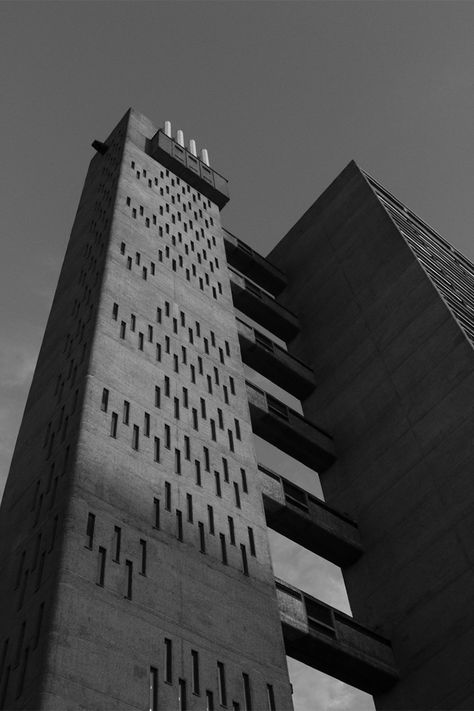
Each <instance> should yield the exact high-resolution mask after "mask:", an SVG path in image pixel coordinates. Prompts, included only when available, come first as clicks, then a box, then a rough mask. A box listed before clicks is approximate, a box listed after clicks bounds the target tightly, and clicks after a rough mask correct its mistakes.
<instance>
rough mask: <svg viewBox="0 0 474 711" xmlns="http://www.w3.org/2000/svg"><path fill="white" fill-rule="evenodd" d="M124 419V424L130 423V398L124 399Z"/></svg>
mask: <svg viewBox="0 0 474 711" xmlns="http://www.w3.org/2000/svg"><path fill="white" fill-rule="evenodd" d="M122 420H123V424H124V425H128V423H129V421H130V403H129V402H128V400H124V401H123V417H122Z"/></svg>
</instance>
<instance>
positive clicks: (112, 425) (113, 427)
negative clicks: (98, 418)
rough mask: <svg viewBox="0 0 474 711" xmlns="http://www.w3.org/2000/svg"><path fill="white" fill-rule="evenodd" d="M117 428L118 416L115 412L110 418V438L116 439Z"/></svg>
mask: <svg viewBox="0 0 474 711" xmlns="http://www.w3.org/2000/svg"><path fill="white" fill-rule="evenodd" d="M117 426H118V415H117V413H116V412H112V418H111V421H110V436H111V437H113V438H114V439H115V438H116V437H117Z"/></svg>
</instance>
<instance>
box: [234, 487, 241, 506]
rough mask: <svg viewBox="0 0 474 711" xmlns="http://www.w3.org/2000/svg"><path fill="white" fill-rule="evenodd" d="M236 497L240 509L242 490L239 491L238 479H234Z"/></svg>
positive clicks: (236, 503)
mask: <svg viewBox="0 0 474 711" xmlns="http://www.w3.org/2000/svg"><path fill="white" fill-rule="evenodd" d="M234 498H235V505H236V506H237V508H238V509H240V491H239V485H238V484H237V482H236V481H234Z"/></svg>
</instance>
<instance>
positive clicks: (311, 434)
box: [246, 381, 335, 472]
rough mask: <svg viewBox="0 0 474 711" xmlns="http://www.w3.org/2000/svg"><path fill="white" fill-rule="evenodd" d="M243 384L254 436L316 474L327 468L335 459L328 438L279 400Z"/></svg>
mask: <svg viewBox="0 0 474 711" xmlns="http://www.w3.org/2000/svg"><path fill="white" fill-rule="evenodd" d="M246 384H247V397H248V403H249V409H250V418H251V421H252V429H253V431H254V432H255V434H257V435H258V436H259V437H262V438H263V439H266V440H267V442H270V444H273V445H275V447H278V448H279V449H281V450H282V451H283V452H286V453H287V454H289V455H290V456H292V457H294V458H295V459H297V460H298V461H300V462H302V463H303V464H306V465H307V466H308V467H311V468H312V469H315V470H316V471H319V472H323V471H325V470H326V469H328V468H329V467H330V466H331V464H332V463H333V462H334V460H335V454H334V444H333V441H332V438H331V437H330V436H329V435H328V434H327V433H326V432H324V430H321V429H319V427H316V425H313V424H312V423H311V422H310V421H309V420H306V419H305V418H304V417H303V416H302V415H300V414H299V413H298V412H295V410H292V409H290V408H289V407H287V406H286V405H285V404H284V403H283V402H281V400H277V399H276V398H274V397H273V396H272V395H269V394H268V393H266V392H265V391H264V390H260V388H257V387H256V386H255V385H253V384H252V383H249V382H248V381H246Z"/></svg>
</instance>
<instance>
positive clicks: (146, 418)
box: [143, 412, 150, 437]
mask: <svg viewBox="0 0 474 711" xmlns="http://www.w3.org/2000/svg"><path fill="white" fill-rule="evenodd" d="M143 433H144V435H145V437H149V436H150V415H149V413H148V412H145V415H144V425H143Z"/></svg>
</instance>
